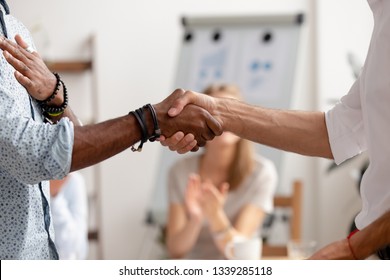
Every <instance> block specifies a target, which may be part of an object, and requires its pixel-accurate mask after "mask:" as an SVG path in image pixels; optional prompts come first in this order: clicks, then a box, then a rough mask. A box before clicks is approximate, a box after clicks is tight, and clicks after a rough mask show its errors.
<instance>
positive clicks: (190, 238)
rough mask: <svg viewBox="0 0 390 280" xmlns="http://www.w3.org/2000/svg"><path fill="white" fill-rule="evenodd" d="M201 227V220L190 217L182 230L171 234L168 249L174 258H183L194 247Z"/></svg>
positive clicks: (168, 239)
mask: <svg viewBox="0 0 390 280" xmlns="http://www.w3.org/2000/svg"><path fill="white" fill-rule="evenodd" d="M201 228H202V223H201V222H199V221H196V220H191V219H190V220H188V222H187V223H186V225H185V226H184V228H183V229H182V230H181V231H180V232H178V233H176V234H169V235H168V238H167V249H168V252H169V254H170V256H171V257H172V258H181V257H183V256H184V255H185V254H187V253H188V252H189V251H190V250H191V249H192V248H193V247H194V245H195V243H196V240H197V239H198V236H199V232H200V230H201Z"/></svg>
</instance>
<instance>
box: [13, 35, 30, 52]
mask: <svg viewBox="0 0 390 280" xmlns="http://www.w3.org/2000/svg"><path fill="white" fill-rule="evenodd" d="M15 41H16V43H17V44H18V45H19V46H21V47H22V48H23V49H26V48H28V47H29V46H28V44H27V43H26V42H25V41H24V40H23V39H22V36H20V35H19V34H17V35H16V36H15Z"/></svg>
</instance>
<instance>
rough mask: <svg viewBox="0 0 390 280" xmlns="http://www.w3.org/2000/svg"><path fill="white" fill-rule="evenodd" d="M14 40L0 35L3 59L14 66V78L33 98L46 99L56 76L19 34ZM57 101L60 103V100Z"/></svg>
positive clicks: (52, 88) (53, 85) (50, 92)
mask: <svg viewBox="0 0 390 280" xmlns="http://www.w3.org/2000/svg"><path fill="white" fill-rule="evenodd" d="M15 40H16V43H14V42H12V41H11V40H9V39H6V38H3V37H1V38H0V48H1V49H2V50H3V55H4V57H5V59H6V60H7V61H8V63H9V64H11V65H12V67H14V68H15V70H16V71H15V78H16V80H17V81H18V82H19V83H20V84H21V85H22V86H24V87H25V88H26V90H27V91H28V93H29V94H30V95H31V96H32V97H34V98H35V99H37V100H45V99H47V98H48V97H49V96H50V95H51V94H52V93H53V90H54V88H55V86H56V83H57V81H56V77H55V76H54V75H53V73H51V71H50V70H49V69H48V68H47V66H46V64H45V63H44V61H43V60H42V58H41V57H40V55H39V54H38V53H37V52H35V51H31V50H30V48H29V46H28V44H27V43H26V42H25V41H24V40H23V39H22V37H20V35H16V36H15ZM57 103H59V104H61V103H62V100H60V101H59V102H57Z"/></svg>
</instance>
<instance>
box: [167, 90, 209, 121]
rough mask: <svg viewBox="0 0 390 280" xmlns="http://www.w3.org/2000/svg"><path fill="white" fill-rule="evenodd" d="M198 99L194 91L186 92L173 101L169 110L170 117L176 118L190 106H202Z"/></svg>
mask: <svg viewBox="0 0 390 280" xmlns="http://www.w3.org/2000/svg"><path fill="white" fill-rule="evenodd" d="M200 103H202V102H199V98H197V94H196V93H195V92H193V91H186V92H185V93H184V94H182V95H181V96H179V97H178V98H177V99H176V100H175V101H173V103H172V106H171V108H170V109H169V110H168V115H169V116H170V117H175V116H177V115H179V114H180V112H181V111H182V110H183V108H184V107H185V106H186V105H188V104H194V105H198V106H201V107H203V106H202V104H200Z"/></svg>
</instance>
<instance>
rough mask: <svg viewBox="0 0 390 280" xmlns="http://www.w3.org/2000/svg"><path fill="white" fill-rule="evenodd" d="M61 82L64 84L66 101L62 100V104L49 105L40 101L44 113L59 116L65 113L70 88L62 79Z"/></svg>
mask: <svg viewBox="0 0 390 280" xmlns="http://www.w3.org/2000/svg"><path fill="white" fill-rule="evenodd" d="M60 83H61V84H62V88H63V91H64V102H62V104H61V106H59V107H58V106H49V105H47V103H40V104H41V108H42V111H43V113H44V114H46V115H48V116H50V117H58V116H59V115H61V114H63V113H64V112H65V109H66V107H68V90H67V88H66V86H65V83H64V82H63V81H62V80H60ZM47 100H48V99H47Z"/></svg>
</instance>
